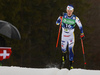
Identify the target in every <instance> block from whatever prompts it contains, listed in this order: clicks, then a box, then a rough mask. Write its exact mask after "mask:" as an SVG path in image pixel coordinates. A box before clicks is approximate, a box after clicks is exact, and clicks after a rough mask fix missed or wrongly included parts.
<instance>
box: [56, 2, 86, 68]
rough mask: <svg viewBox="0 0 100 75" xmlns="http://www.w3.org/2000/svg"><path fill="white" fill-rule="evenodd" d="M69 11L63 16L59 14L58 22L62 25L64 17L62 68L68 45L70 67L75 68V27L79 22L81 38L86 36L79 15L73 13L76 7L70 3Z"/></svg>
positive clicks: (67, 9)
mask: <svg viewBox="0 0 100 75" xmlns="http://www.w3.org/2000/svg"><path fill="white" fill-rule="evenodd" d="M66 12H67V13H63V16H59V17H58V19H57V21H56V24H57V25H60V22H61V19H62V35H61V49H62V65H61V68H63V67H64V64H65V61H66V52H67V50H66V47H67V45H68V49H69V62H70V64H69V68H70V69H73V64H72V63H73V57H74V51H73V47H74V43H75V36H74V29H75V25H76V24H77V25H78V27H79V29H80V32H81V34H80V38H81V39H83V38H84V32H83V28H82V24H81V22H80V20H79V18H78V17H77V16H75V15H74V14H73V12H74V7H73V5H71V4H70V5H68V6H67V8H66Z"/></svg>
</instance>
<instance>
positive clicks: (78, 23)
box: [76, 17, 84, 34]
mask: <svg viewBox="0 0 100 75" xmlns="http://www.w3.org/2000/svg"><path fill="white" fill-rule="evenodd" d="M76 24H77V25H78V27H79V29H80V32H81V34H84V32H83V27H82V24H81V21H80V20H79V18H78V17H76Z"/></svg>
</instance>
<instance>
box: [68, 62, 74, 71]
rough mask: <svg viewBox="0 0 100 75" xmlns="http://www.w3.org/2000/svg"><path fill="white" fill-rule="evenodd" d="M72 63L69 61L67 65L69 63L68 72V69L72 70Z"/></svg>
mask: <svg viewBox="0 0 100 75" xmlns="http://www.w3.org/2000/svg"><path fill="white" fill-rule="evenodd" d="M73 62H74V61H70V62H69V63H70V64H69V70H70V69H73V65H72V64H73Z"/></svg>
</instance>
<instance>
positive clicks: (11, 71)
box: [0, 66, 100, 75]
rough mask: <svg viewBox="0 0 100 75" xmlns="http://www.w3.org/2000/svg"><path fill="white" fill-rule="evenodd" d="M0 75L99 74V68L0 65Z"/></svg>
mask: <svg viewBox="0 0 100 75" xmlns="http://www.w3.org/2000/svg"><path fill="white" fill-rule="evenodd" d="M0 75H100V71H99V70H84V69H72V70H68V69H61V70H60V69H57V68H22V67H13V66H12V67H6V66H3V67H0Z"/></svg>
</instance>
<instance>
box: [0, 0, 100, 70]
mask: <svg viewBox="0 0 100 75" xmlns="http://www.w3.org/2000/svg"><path fill="white" fill-rule="evenodd" d="M99 3H100V0H0V20H4V21H7V22H10V23H11V24H13V25H14V26H16V27H17V28H18V30H19V31H20V34H21V37H22V39H21V40H13V39H9V38H7V37H5V36H3V35H0V36H1V37H2V38H3V40H0V42H1V43H2V41H4V39H5V42H6V46H7V47H12V55H11V57H10V59H7V60H3V61H2V62H3V66H21V67H31V68H46V67H54V66H59V65H60V60H61V46H60V40H59V46H58V48H57V50H56V40H57V35H58V30H59V26H56V20H57V18H58V17H59V15H60V14H61V13H62V12H66V6H67V5H68V4H73V5H74V7H75V11H74V14H75V15H76V16H78V17H79V18H80V20H81V22H82V25H83V29H84V33H85V40H84V48H85V54H86V62H87V67H86V68H87V69H100V45H99V44H100V40H99V39H100V35H99V32H100V31H99V30H100V23H99V22H100V21H99V20H100V14H99V13H100V5H99ZM75 28H76V29H75V37H76V38H75V40H76V41H75V46H74V54H75V57H74V67H75V68H84V61H83V54H82V49H81V40H80V30H79V28H78V26H77V25H76V27H75ZM67 55H68V53H67ZM65 67H68V60H67V64H66V65H65Z"/></svg>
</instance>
